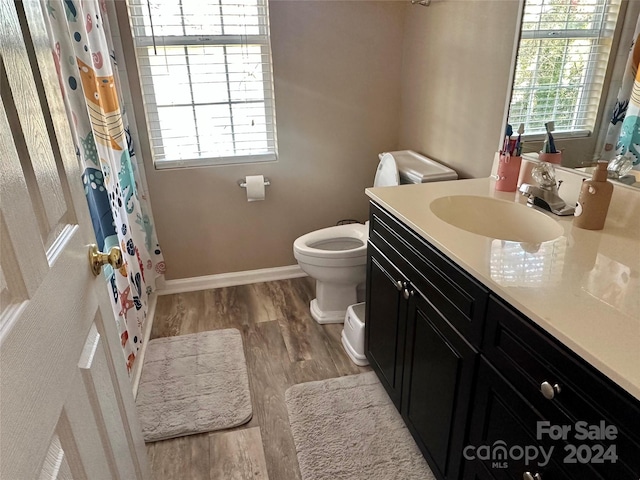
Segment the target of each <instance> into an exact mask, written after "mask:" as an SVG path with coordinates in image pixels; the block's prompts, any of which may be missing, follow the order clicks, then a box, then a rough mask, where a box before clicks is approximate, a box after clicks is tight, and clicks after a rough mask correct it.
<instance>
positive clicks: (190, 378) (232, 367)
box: [136, 328, 252, 442]
mask: <svg viewBox="0 0 640 480" xmlns="http://www.w3.org/2000/svg"><path fill="white" fill-rule="evenodd" d="M136 406H137V408H138V415H139V417H140V424H141V426H142V433H143V435H144V439H145V441H146V442H155V441H157V440H165V439H167V438H173V437H181V436H184V435H192V434H194V433H202V432H210V431H213V430H222V429H225V428H231V427H237V426H238V425H242V424H243V423H246V422H248V421H249V420H250V419H251V415H252V410H251V397H250V394H249V377H248V375H247V364H246V361H245V358H244V351H243V349H242V337H241V336H240V332H239V331H238V330H236V329H235V328H230V329H226V330H212V331H209V332H202V333H194V334H190V335H181V336H178V337H166V338H157V339H154V340H151V341H150V342H149V344H148V345H147V352H146V355H145V359H144V366H143V368H142V376H141V378H140V386H139V387H138V396H137V398H136Z"/></svg>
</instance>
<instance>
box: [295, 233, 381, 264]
mask: <svg viewBox="0 0 640 480" xmlns="http://www.w3.org/2000/svg"><path fill="white" fill-rule="evenodd" d="M368 232H369V230H368V226H367V225H362V224H360V223H350V224H347V225H338V226H335V227H328V228H322V229H320V230H315V231H313V232H310V233H307V234H306V235H302V236H301V237H299V238H298V239H297V240H296V241H295V242H294V243H293V252H294V256H295V257H296V259H298V260H300V259H302V260H303V261H305V262H306V263H309V264H311V265H324V266H328V267H331V266H336V267H338V266H350V265H364V264H366V262H367V239H368Z"/></svg>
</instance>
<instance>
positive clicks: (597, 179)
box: [573, 162, 613, 230]
mask: <svg viewBox="0 0 640 480" xmlns="http://www.w3.org/2000/svg"><path fill="white" fill-rule="evenodd" d="M611 195H613V184H612V183H611V182H609V181H607V162H598V165H597V167H596V169H595V170H594V172H593V177H592V178H591V180H585V181H584V182H582V187H581V188H580V195H579V196H578V205H577V206H576V212H575V217H574V219H573V224H574V225H575V226H576V227H579V228H584V229H586V230H602V229H603V228H604V222H605V220H606V219H607V211H608V210H609V204H610V203H611Z"/></svg>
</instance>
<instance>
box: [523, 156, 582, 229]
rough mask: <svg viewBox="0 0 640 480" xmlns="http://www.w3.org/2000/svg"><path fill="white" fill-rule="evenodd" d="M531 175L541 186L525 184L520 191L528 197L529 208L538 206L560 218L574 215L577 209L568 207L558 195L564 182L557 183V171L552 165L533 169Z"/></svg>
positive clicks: (541, 165) (543, 164) (546, 164)
mask: <svg viewBox="0 0 640 480" xmlns="http://www.w3.org/2000/svg"><path fill="white" fill-rule="evenodd" d="M531 174H532V176H533V178H535V179H536V181H537V182H538V183H539V186H536V185H530V184H528V183H523V184H522V185H520V189H519V191H520V193H521V194H522V195H524V196H525V197H527V204H528V205H529V206H536V207H539V208H542V209H544V210H547V211H549V212H551V213H554V214H556V215H560V216H565V215H573V212H574V210H575V208H574V207H570V206H569V205H567V204H566V202H565V201H564V200H562V198H560V195H558V189H559V188H560V185H561V184H562V181H560V182H556V176H555V170H554V169H553V166H552V165H551V164H549V163H546V162H543V163H540V164H539V165H536V166H535V167H534V168H533V170H532V172H531Z"/></svg>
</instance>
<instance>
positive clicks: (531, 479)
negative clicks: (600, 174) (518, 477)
mask: <svg viewBox="0 0 640 480" xmlns="http://www.w3.org/2000/svg"><path fill="white" fill-rule="evenodd" d="M522 480H542V475H540V474H539V473H534V474H531V473H529V472H524V474H522Z"/></svg>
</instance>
